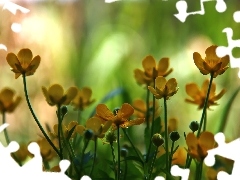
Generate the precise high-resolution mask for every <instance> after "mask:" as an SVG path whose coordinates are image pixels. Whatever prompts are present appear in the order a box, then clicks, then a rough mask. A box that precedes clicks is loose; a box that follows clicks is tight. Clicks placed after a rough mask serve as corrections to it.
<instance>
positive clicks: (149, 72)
mask: <svg viewBox="0 0 240 180" xmlns="http://www.w3.org/2000/svg"><path fill="white" fill-rule="evenodd" d="M142 66H143V69H144V71H142V70H140V69H135V70H134V75H135V79H136V81H137V83H138V84H140V85H142V84H146V85H150V83H152V82H153V80H154V79H155V78H156V77H157V76H163V77H165V76H167V75H168V74H170V73H171V72H172V71H173V69H172V68H171V69H168V68H169V58H162V59H160V61H159V62H158V65H156V60H155V59H154V58H153V57H152V56H151V55H149V56H147V57H145V58H144V59H143V61H142Z"/></svg>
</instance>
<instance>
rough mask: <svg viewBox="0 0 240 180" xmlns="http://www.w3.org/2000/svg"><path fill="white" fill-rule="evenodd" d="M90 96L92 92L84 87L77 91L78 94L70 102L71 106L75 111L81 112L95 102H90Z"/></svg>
mask: <svg viewBox="0 0 240 180" xmlns="http://www.w3.org/2000/svg"><path fill="white" fill-rule="evenodd" d="M91 96H92V90H91V89H90V88H88V87H84V88H82V89H81V90H78V94H77V95H76V97H75V98H74V99H73V101H72V105H73V106H74V107H75V109H79V110H83V109H84V108H86V107H87V106H89V105H90V104H92V103H93V102H94V101H95V100H90V98H91Z"/></svg>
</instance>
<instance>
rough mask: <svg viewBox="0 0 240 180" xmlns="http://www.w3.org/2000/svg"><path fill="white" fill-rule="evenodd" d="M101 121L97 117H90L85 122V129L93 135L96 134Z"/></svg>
mask: <svg viewBox="0 0 240 180" xmlns="http://www.w3.org/2000/svg"><path fill="white" fill-rule="evenodd" d="M101 125H102V123H101V120H100V119H99V118H97V117H92V118H90V119H88V120H87V122H86V128H87V129H91V130H92V131H93V132H94V134H96V133H98V131H99V129H100V128H101Z"/></svg>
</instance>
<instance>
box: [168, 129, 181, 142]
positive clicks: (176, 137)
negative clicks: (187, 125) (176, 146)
mask: <svg viewBox="0 0 240 180" xmlns="http://www.w3.org/2000/svg"><path fill="white" fill-rule="evenodd" d="M179 138H180V135H179V133H178V132H177V131H172V132H171V133H170V139H171V140H172V141H173V142H175V141H177V140H179Z"/></svg>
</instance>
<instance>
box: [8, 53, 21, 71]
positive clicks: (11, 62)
mask: <svg viewBox="0 0 240 180" xmlns="http://www.w3.org/2000/svg"><path fill="white" fill-rule="evenodd" d="M6 59H7V62H8V64H9V65H10V66H11V67H12V68H13V69H14V70H15V71H18V70H17V68H16V64H18V65H20V62H19V61H18V58H17V56H16V55H15V54H14V53H8V54H7V57H6Z"/></svg>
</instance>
